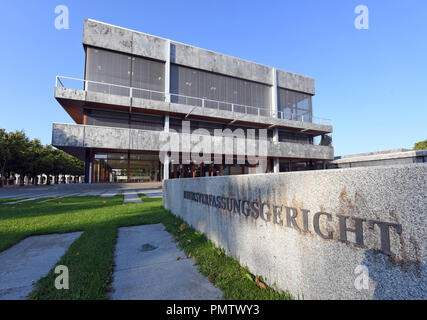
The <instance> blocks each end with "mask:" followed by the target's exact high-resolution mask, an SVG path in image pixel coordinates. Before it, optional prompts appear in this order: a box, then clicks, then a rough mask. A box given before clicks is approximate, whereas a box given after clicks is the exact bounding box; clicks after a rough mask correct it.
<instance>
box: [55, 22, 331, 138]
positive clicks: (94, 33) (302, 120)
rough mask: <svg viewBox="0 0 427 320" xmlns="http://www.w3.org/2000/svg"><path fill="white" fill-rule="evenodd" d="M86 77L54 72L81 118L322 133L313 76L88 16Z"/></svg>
mask: <svg viewBox="0 0 427 320" xmlns="http://www.w3.org/2000/svg"><path fill="white" fill-rule="evenodd" d="M83 45H84V48H85V53H86V60H85V77H84V79H77V78H70V77H60V76H58V77H57V78H56V88H55V97H56V99H57V100H58V101H59V102H60V103H61V105H62V106H63V107H64V108H65V109H66V110H67V112H68V113H69V114H70V115H71V117H72V118H73V119H74V120H75V121H76V122H77V123H79V124H83V123H84V116H83V111H82V110H83V107H97V108H99V107H102V108H107V109H119V110H133V111H142V112H146V113H157V114H164V115H169V114H170V115H175V116H181V117H184V118H200V119H201V118H204V119H209V120H212V121H218V122H224V123H232V124H236V125H238V124H242V125H252V126H255V127H265V128H270V129H271V128H283V129H286V130H291V131H295V132H300V131H302V132H304V133H307V134H312V135H314V136H315V135H322V134H325V133H331V132H332V121H331V120H328V119H324V118H320V117H315V116H313V107H312V96H313V95H314V93H315V90H314V80H313V79H312V78H309V77H304V76H301V75H297V74H293V73H289V72H286V71H283V70H278V69H275V68H272V67H268V66H264V65H260V64H257V63H254V62H249V61H246V60H243V59H238V58H235V57H230V56H227V55H223V54H220V53H216V52H213V51H208V50H205V49H201V48H197V47H194V46H189V45H186V44H182V43H179V42H176V41H172V40H169V39H164V38H160V37H155V36H151V35H148V34H145V33H141V32H137V31H133V30H129V29H124V28H121V27H117V26H112V25H109V24H106V23H102V22H98V21H94V20H86V21H85V23H84V32H83Z"/></svg>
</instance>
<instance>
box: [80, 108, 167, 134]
mask: <svg viewBox="0 0 427 320" xmlns="http://www.w3.org/2000/svg"><path fill="white" fill-rule="evenodd" d="M84 114H85V116H86V124H87V125H93V126H107V127H117V128H130V129H139V130H150V131H162V130H163V129H164V117H163V116H160V115H154V114H146V113H135V112H133V113H130V112H120V111H109V110H99V109H85V110H84Z"/></svg>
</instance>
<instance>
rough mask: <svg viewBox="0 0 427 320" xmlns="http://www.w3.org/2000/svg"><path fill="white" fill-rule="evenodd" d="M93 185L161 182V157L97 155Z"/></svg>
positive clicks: (128, 154)
mask: <svg viewBox="0 0 427 320" xmlns="http://www.w3.org/2000/svg"><path fill="white" fill-rule="evenodd" d="M92 177H93V178H92V179H93V180H92V182H93V183H110V182H150V181H160V180H161V176H160V162H159V156H158V155H153V154H139V153H138V154H136V153H135V154H134V153H96V154H95V155H94V157H93V175H92Z"/></svg>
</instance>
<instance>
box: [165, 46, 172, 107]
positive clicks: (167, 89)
mask: <svg viewBox="0 0 427 320" xmlns="http://www.w3.org/2000/svg"><path fill="white" fill-rule="evenodd" d="M170 67H171V41H170V40H166V62H165V101H166V102H170V101H171V97H170V70H171V68H170Z"/></svg>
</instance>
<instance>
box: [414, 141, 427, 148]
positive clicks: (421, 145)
mask: <svg viewBox="0 0 427 320" xmlns="http://www.w3.org/2000/svg"><path fill="white" fill-rule="evenodd" d="M414 150H427V140H424V141H420V142H417V143H415V145H414Z"/></svg>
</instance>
